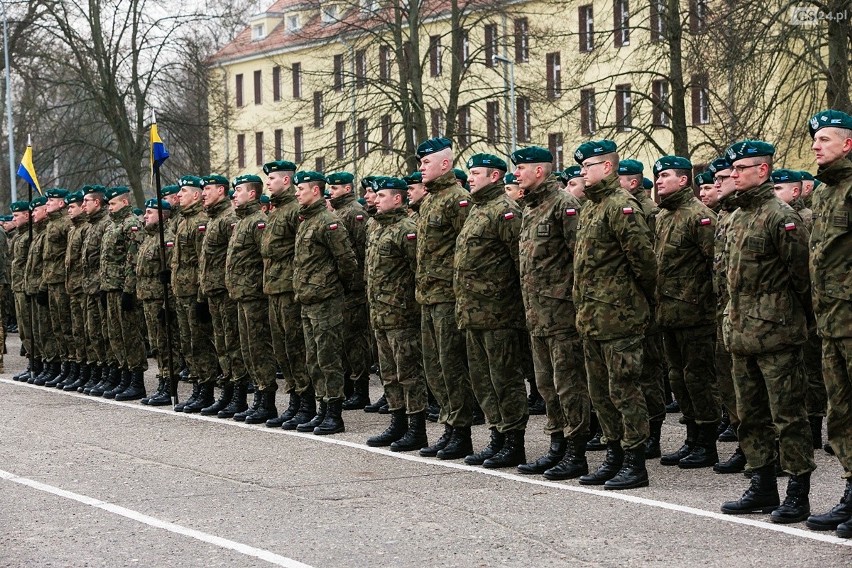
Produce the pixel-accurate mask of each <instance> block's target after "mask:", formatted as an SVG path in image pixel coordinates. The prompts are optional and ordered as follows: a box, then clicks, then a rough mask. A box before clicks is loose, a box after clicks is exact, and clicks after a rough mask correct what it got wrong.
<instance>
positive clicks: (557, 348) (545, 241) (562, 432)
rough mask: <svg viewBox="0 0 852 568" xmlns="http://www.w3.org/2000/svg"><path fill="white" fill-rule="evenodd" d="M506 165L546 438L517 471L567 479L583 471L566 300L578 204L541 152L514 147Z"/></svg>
mask: <svg viewBox="0 0 852 568" xmlns="http://www.w3.org/2000/svg"><path fill="white" fill-rule="evenodd" d="M512 162H513V163H514V164H515V173H514V176H513V177H514V178H515V179H516V181H517V182H518V183H519V184H520V187H521V188H522V191H523V193H524V195H525V198H524V201H525V204H526V207H525V208H524V212H523V223H522V225H521V233H520V240H519V249H520V278H521V291H522V293H523V301H524V308H525V312H526V323H527V328H528V329H529V333H530V335H531V336H532V358H533V365H534V368H535V379H536V382H537V384H538V391H539V392H540V393H541V395H542V397H543V399H544V404H545V410H546V414H547V422H546V424H545V428H544V431H545V432H546V433H547V434H549V435H550V449H549V450H548V452H547V453H546V454H544V455H542V456H541V457H539V458H538V459H536V460H535V461H533V462H531V463H527V464H522V465H519V466H518V471H519V472H521V473H526V474H542V473H543V474H544V476H545V477H546V478H547V479H572V478H575V477H578V476H580V475H584V474H586V473H588V472H589V466H588V463H587V461H586V442H587V440H588V438H589V414H590V408H589V407H590V402H589V391H588V386H587V383H586V374H585V370H584V368H583V346H582V343H581V342H580V337H579V335H578V334H577V328H576V327H575V319H576V313H575V311H574V302H573V300H572V298H571V289H572V287H573V282H574V247H575V242H576V240H575V239H576V231H577V220H578V219H579V216H580V202H579V200H578V199H577V198H576V197H574V196H573V195H571V194H569V193H568V192H566V191H564V190H563V189H562V188H560V187H559V184H558V182H557V181H556V176H555V175H554V174H553V166H552V162H553V156H552V155H551V153H550V152H549V151H547V150H545V149H543V148H536V147H533V148H525V149H522V150H518V151H517V152H515V153H514V154H512Z"/></svg>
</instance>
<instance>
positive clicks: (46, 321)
mask: <svg viewBox="0 0 852 568" xmlns="http://www.w3.org/2000/svg"><path fill="white" fill-rule="evenodd" d="M35 308H36V312H35V317H36V321H35V326H36V328H35V329H34V330H33V331H34V332H35V333H34V334H33V335H34V337H35V345H36V353H38V354H39V356H40V357H41V360H42V361H44V362H45V363H51V362H53V361H58V360H59V347H58V346H57V341H56V336H55V335H53V322H52V321H51V318H50V306H49V305H48V306H42V305H39V303H38V302H35Z"/></svg>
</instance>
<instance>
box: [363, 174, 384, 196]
mask: <svg viewBox="0 0 852 568" xmlns="http://www.w3.org/2000/svg"><path fill="white" fill-rule="evenodd" d="M386 177H387V176H370V181H369V182H368V183H367V185H366V186H364V183H363V182H362V183H361V185H362V186H364V191H372V192H374V193H375V191H376V190H378V189H379V184H380V183H381V182H382V180H383V179H385V178H386Z"/></svg>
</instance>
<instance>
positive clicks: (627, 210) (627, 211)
mask: <svg viewBox="0 0 852 568" xmlns="http://www.w3.org/2000/svg"><path fill="white" fill-rule="evenodd" d="M621 212H622V213H624V214H625V215H633V208H632V207H622V208H621Z"/></svg>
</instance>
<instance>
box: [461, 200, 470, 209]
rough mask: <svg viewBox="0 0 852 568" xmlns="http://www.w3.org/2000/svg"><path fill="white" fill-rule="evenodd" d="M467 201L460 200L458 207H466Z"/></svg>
mask: <svg viewBox="0 0 852 568" xmlns="http://www.w3.org/2000/svg"><path fill="white" fill-rule="evenodd" d="M468 203H469V201H468V200H467V199H462V200H461V201H459V207H467V205H468Z"/></svg>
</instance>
